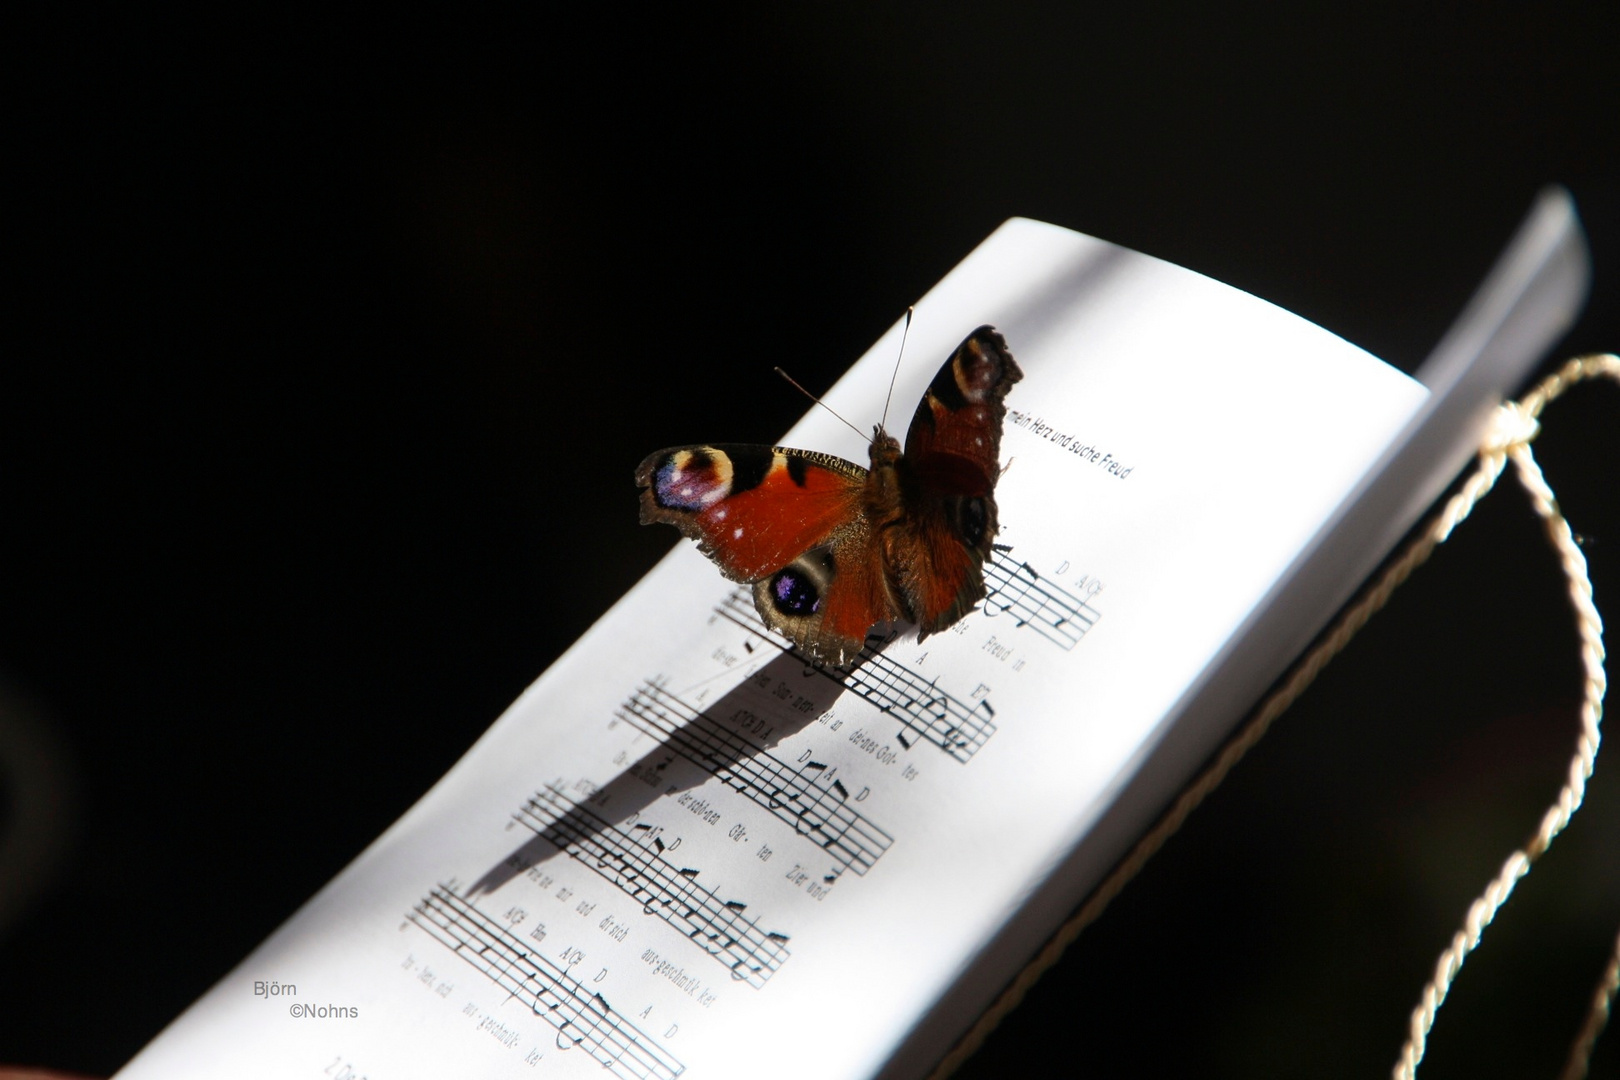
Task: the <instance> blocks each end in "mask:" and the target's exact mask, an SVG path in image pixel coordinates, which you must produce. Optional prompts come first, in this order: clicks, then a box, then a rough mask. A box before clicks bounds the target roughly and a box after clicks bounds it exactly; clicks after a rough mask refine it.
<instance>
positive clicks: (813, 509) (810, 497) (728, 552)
mask: <svg viewBox="0 0 1620 1080" xmlns="http://www.w3.org/2000/svg"><path fill="white" fill-rule="evenodd" d="M865 482H866V470H865V469H862V468H861V467H860V466H858V465H854V464H852V463H850V462H848V461H845V460H843V459H842V458H838V457H833V456H832V455H830V454H817V453H811V452H809V451H804V450H787V449H783V448H781V447H765V446H747V445H741V444H720V445H714V446H678V447H673V448H671V449H668V450H660V451H658V452H657V453H656V454H652V455H649V456H648V457H647V459H646V460H645V461H643V462H642V463H641V464H640V465H639V466H638V467H637V468H636V486H637V487H639V488H640V489H641V520H642V523H643V524H646V523H648V522H653V521H663V522H667V523H669V524H671V525H673V526H675V527H676V528H677V529H679V530H680V531H681V532H682V533H683V534H685V535H686V536H689V537H691V538H692V539H694V540H696V541H697V542H698V547H699V549H700V550H701V551H702V552H703V553H704V554H705V555H707V556H708V557H709V558H711V559H713V560H714V561H715V563H716V564H717V565H718V566H719V567H720V571H721V573H723V574H725V575H726V577H728V578H730V579H732V580H733V581H757V580H759V579H760V578H763V577H765V576H767V575H769V574H772V573H774V572H775V571H777V570H779V569H781V568H782V567H783V566H786V565H787V564H788V563H790V562H792V561H793V560H794V559H795V558H797V557H798V556H799V555H801V554H803V553H804V552H805V551H807V550H809V549H810V548H813V547H815V546H817V545H818V544H822V543H825V542H826V541H827V540H828V539H829V538H830V537H831V536H832V534H833V533H834V532H836V531H837V530H838V529H839V528H840V527H841V526H847V525H849V524H850V523H851V522H852V521H854V520H855V519H856V518H857V517H859V515H860V512H861V490H862V487H863V485H864V484H865ZM861 633H862V634H863V635H864V634H865V627H863V628H862V630H861Z"/></svg>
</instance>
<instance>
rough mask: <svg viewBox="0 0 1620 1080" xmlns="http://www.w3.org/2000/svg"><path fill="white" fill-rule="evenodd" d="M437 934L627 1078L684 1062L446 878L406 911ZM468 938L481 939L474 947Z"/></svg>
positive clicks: (670, 1073) (655, 1074) (665, 1078)
mask: <svg viewBox="0 0 1620 1080" xmlns="http://www.w3.org/2000/svg"><path fill="white" fill-rule="evenodd" d="M406 918H407V919H408V920H409V921H410V922H411V923H412V924H413V925H415V926H416V927H417V928H418V929H420V930H422V931H423V932H425V933H426V934H427V935H428V936H429V937H431V938H432V939H433V940H434V941H437V942H438V943H439V944H441V945H444V946H446V947H447V948H449V949H450V951H451V952H452V953H453V954H455V955H456V956H459V957H460V958H461V959H462V960H464V961H466V962H467V963H468V964H469V965H471V966H472V967H473V968H474V969H475V970H477V971H478V972H479V973H480V974H482V975H484V976H485V977H486V978H488V979H489V980H490V981H491V982H493V983H494V984H495V985H496V986H498V987H499V988H500V989H502V990H504V991H506V992H507V994H508V1000H510V999H511V998H512V997H517V998H521V999H523V1000H524V1001H526V1002H528V1003H529V1010H530V1012H531V1013H533V1015H534V1016H536V1017H537V1018H539V1019H541V1020H544V1021H545V1022H546V1023H548V1024H550V1025H551V1026H552V1027H553V1028H555V1029H556V1035H555V1039H556V1044H557V1046H558V1048H559V1049H563V1050H576V1049H577V1050H582V1051H584V1052H585V1053H586V1054H587V1055H589V1056H590V1057H591V1058H592V1059H593V1060H595V1061H596V1062H597V1063H598V1064H599V1065H601V1066H602V1068H603V1069H604V1070H606V1071H607V1072H609V1073H611V1074H612V1075H614V1076H617V1077H621V1078H622V1080H675V1078H676V1077H678V1076H680V1075H681V1073H683V1072H685V1071H686V1067H685V1066H684V1065H682V1064H681V1062H680V1061H679V1060H678V1059H677V1058H675V1057H674V1056H672V1055H671V1054H670V1053H669V1052H668V1051H667V1050H665V1049H664V1048H663V1047H662V1046H661V1045H659V1043H658V1042H657V1041H656V1040H654V1039H653V1038H652V1037H650V1036H649V1035H647V1034H646V1033H645V1032H643V1031H642V1030H641V1029H640V1028H638V1027H636V1026H635V1025H634V1024H632V1023H631V1022H630V1021H629V1020H627V1019H625V1018H624V1017H623V1016H621V1015H619V1014H618V1013H617V1012H615V1011H614V1009H613V1007H612V1006H611V1005H609V1004H608V1001H607V999H606V998H604V997H603V996H602V995H601V994H600V993H589V992H587V991H586V989H585V987H583V986H581V985H580V983H579V982H578V981H577V980H575V979H574V978H573V977H572V976H570V975H569V974H568V972H566V971H565V970H563V969H561V968H559V967H557V965H556V964H554V963H552V962H551V961H550V960H547V959H546V958H545V957H542V956H538V955H535V954H532V953H530V952H529V951H528V950H527V949H525V948H524V947H523V945H522V944H521V942H519V940H518V939H517V938H515V937H513V936H512V934H511V932H510V931H508V930H507V929H506V928H505V927H503V926H501V925H500V923H498V922H496V921H495V920H494V919H492V918H490V917H489V916H488V915H487V914H485V913H484V912H483V911H482V910H481V909H480V908H478V907H477V906H476V905H475V904H472V903H470V902H468V901H467V900H466V899H465V898H464V897H462V896H459V895H457V893H456V892H455V890H454V889H453V888H451V887H450V886H448V885H439V886H438V887H436V888H434V889H433V890H432V891H431V892H429V893H428V895H427V896H425V897H423V898H422V900H421V902H420V903H418V904H417V905H416V907H415V908H414V909H412V911H411V912H410V913H409V914H408V915H407V916H406ZM468 946H477V951H476V952H473V951H471V950H470V949H468V948H467V947H468Z"/></svg>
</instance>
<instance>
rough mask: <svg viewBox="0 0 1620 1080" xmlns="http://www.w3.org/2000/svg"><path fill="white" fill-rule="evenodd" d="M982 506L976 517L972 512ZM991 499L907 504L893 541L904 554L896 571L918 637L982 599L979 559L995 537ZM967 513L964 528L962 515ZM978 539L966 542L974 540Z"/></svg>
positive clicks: (942, 626)
mask: <svg viewBox="0 0 1620 1080" xmlns="http://www.w3.org/2000/svg"><path fill="white" fill-rule="evenodd" d="M986 510H988V512H989V513H990V515H991V517H990V519H989V520H988V521H987V522H981V521H979V520H978V519H977V518H973V515H977V514H980V513H983V512H985V511H986ZM994 512H995V503H994V501H993V500H990V499H980V498H977V497H971V496H968V497H951V498H945V499H934V500H929V501H928V502H926V503H925V504H924V505H920V506H915V507H913V512H912V514H911V515H910V520H909V521H908V522H907V524H906V527H905V528H904V530H903V534H904V535H903V536H902V537H897V538H896V540H897V542H899V543H901V544H904V546H905V549H906V551H907V552H909V556H908V557H907V558H906V559H905V561H904V563H903V566H902V569H901V572H900V588H901V591H902V592H904V593H905V598H906V605H907V607H909V608H910V609H911V617H912V619H913V620H914V621H915V622H916V623H917V637H918V640H921V639H922V638H925V637H927V636H928V635H929V634H932V633H935V632H937V631H939V630H943V629H945V628H946V627H947V626H950V625H951V624H952V623H954V622H956V620H958V619H960V618H961V617H962V616H963V615H965V614H967V612H968V610H969V609H970V608H972V607H973V605H974V604H976V603H978V602H979V601H980V600H982V599H984V560H985V559H986V558H987V557H988V556H989V548H990V541H991V540H992V539H993V538H994V536H995V529H996V523H995V519H994ZM965 517H966V518H973V521H972V522H971V523H970V525H969V527H968V528H967V529H964V527H963V522H964V518H965ZM981 537H982V543H972V542H970V541H976V540H979V539H980V538H981Z"/></svg>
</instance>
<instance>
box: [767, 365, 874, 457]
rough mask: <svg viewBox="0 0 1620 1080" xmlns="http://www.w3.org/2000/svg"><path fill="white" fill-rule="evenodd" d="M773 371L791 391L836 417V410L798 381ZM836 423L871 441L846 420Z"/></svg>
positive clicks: (785, 374)
mask: <svg viewBox="0 0 1620 1080" xmlns="http://www.w3.org/2000/svg"><path fill="white" fill-rule="evenodd" d="M775 370H776V373H777V374H778V375H780V376H782V378H784V379H786V380H787V381H788V383H789V385H791V386H792V387H793V389H795V390H797V391H798V392H799V393H801V394H803V395H804V396H805V397H807V398H809V399H810V400H811V401H813V402H815V403H816V404H817V405H820V406H821V407H822V408H823V409H826V410H827V411H828V412H830V413H832V414H833V415H834V416H838V410H836V409H834V408H833V407H832V406H831V405H829V404H827V403H826V402H825V401H822V400H821V399H820V398H818V397H816V395H814V394H812V393H811V392H810V391H808V390H806V389H805V388H804V387H802V386H800V385H799V383H798V380H796V379H794V377H793V376H791V375H789V374H788V373H787V372H785V371H783V370H782V369H781V368H776V369H775ZM838 422H839V423H841V424H843V425H844V426H845V427H847V428H849V430H851V431H853V432H854V433H855V434H857V435H859V436H860V437H861V438H863V439H866V441H867V442H871V441H872V440H871V439H870V438H869V437H868V436H867V435H866V434H864V433H863V432H862V431H861V429H860V428H858V427H856V426H855V425H854V424H852V423H850V422H849V421H848V420H845V419H844V418H843V417H842V416H838Z"/></svg>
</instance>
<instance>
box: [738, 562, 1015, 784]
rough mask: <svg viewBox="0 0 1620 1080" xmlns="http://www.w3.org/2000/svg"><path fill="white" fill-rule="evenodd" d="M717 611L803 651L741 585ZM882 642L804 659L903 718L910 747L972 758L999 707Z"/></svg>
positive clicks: (778, 644)
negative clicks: (843, 659) (890, 651)
mask: <svg viewBox="0 0 1620 1080" xmlns="http://www.w3.org/2000/svg"><path fill="white" fill-rule="evenodd" d="M715 611H716V613H717V614H719V615H721V616H723V617H724V618H726V619H729V620H730V621H731V622H733V623H736V624H737V625H738V626H740V627H742V628H743V629H744V630H746V631H748V632H749V633H750V634H752V635H754V636H755V637H757V638H759V639H760V640H762V641H765V642H768V643H770V644H771V645H772V646H774V647H775V648H777V649H780V650H781V651H782V652H787V653H793V654H794V655H795V656H799V655H800V654H799V653H798V651H797V650H796V649H794V648H793V646H792V645H791V644H789V643H788V642H786V641H784V640H782V639H781V638H780V637H778V636H777V635H775V634H773V633H771V631H769V630H768V629H766V627H765V624H764V623H763V622H761V621H760V618H759V613H758V612H757V611H755V610H754V605H753V601H752V600H750V599H748V598H747V597H746V596H745V595H744V593H743V592H742V590H740V589H739V590H736V591H734V592H732V593H731V594H730V595H728V596H727V597H726V599H725V600H724V601H723V602H722V603H721V604H720V606H719V607H717V608H715ZM881 644H882V640H881V639H877V640H874V639H871V638H868V639H867V642H866V644H865V645H864V646H863V647H862V648H861V651H860V655H859V656H858V657H857V658H856V659H855V660H854V662H852V663H850V664H848V665H847V666H844V667H830V666H823V665H820V664H815V663H813V662H812V661H810V660H809V659H808V658H805V659H804V666H805V670H806V671H807V672H815V673H817V674H819V675H821V676H823V677H825V678H828V679H831V680H832V681H833V682H835V683H838V684H839V685H840V686H843V687H844V688H845V689H848V690H851V691H853V692H854V693H856V694H858V695H860V696H861V697H863V698H865V699H866V700H867V701H869V702H871V703H872V704H873V705H875V706H877V708H878V709H880V710H882V711H883V712H884V713H886V714H888V715H890V716H892V717H894V718H895V719H897V720H899V721H900V731H899V733H898V734H897V735H896V738H897V739H898V740H899V741H900V745H902V746H904V747H905V748H906V749H908V750H909V749H911V747H912V746H914V745H915V744H916V743H918V742H920V741H924V742H930V743H933V744H934V745H935V746H937V747H939V748H940V749H941V750H944V751H945V753H946V754H948V755H949V756H950V757H951V758H953V759H955V760H956V761H959V762H964V763H965V762H967V761H968V760H969V759H970V758H972V757H973V755H974V754H975V753H977V752H978V750H979V748H980V747H982V746H983V745H984V744H985V743H987V742H989V741H990V736H992V735H994V734H995V733H996V723H995V719H994V717H995V712H996V711H995V709H993V708H991V706H990V702H989V701H987V700H981V701H980V702H979V703H978V704H977V705H969V704H967V703H966V702H964V701H962V700H960V699H959V698H957V697H955V696H954V695H952V694H950V693H948V692H947V691H944V690H941V689H940V688H939V687H938V686H937V685H936V684H935V682H933V681H927V682H925V681H924V680H923V679H922V677H921V676H919V675H918V674H917V673H916V672H914V671H912V670H911V669H910V668H907V667H905V666H904V665H902V664H898V663H896V662H895V661H893V660H891V659H889V657H888V656H886V655H885V654H883V653H882V652H880V651H879V650H878V646H880V645H881Z"/></svg>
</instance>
